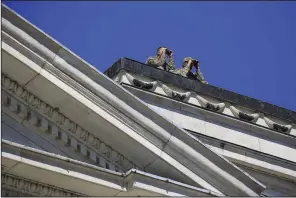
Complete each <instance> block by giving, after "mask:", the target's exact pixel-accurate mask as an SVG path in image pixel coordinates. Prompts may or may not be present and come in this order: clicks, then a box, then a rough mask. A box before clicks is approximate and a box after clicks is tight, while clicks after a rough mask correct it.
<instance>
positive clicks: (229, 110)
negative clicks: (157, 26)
mask: <svg viewBox="0 0 296 198" xmlns="http://www.w3.org/2000/svg"><path fill="white" fill-rule="evenodd" d="M121 72H122V74H120V75H121V77H120V78H118V76H116V77H115V78H116V79H118V83H119V84H120V83H122V82H123V80H122V77H123V76H124V75H125V76H126V77H127V76H128V75H130V76H132V74H131V73H128V72H126V71H121ZM156 82H157V83H158V84H159V85H160V88H161V89H162V90H163V92H164V93H165V94H163V93H159V92H156V91H154V93H158V94H161V95H166V96H169V97H171V98H172V99H174V98H173V97H172V93H173V92H174V93H177V94H180V95H184V93H181V92H176V91H174V90H173V89H172V88H169V87H168V86H167V85H166V84H165V83H163V82H161V81H156ZM124 83H126V82H124ZM129 83H130V85H133V83H131V82H130V81H129ZM135 87H136V86H135ZM185 94H186V96H185V98H186V99H184V100H183V101H184V102H187V103H189V104H193V105H196V106H200V107H202V108H204V109H207V110H211V111H213V112H219V113H222V114H224V115H227V116H231V117H235V118H238V119H240V120H241V121H243V122H248V123H253V124H256V125H259V126H263V127H266V126H268V128H269V129H271V130H273V131H277V132H279V131H280V130H276V129H275V128H274V127H273V124H270V123H271V122H270V121H266V120H270V119H269V118H267V119H265V118H266V116H265V115H264V114H262V113H246V112H244V111H241V110H239V109H238V108H237V107H235V106H234V105H232V104H230V103H227V102H220V103H216V104H215V103H212V102H210V101H209V100H207V99H205V98H204V97H202V96H201V95H199V94H197V93H195V92H193V93H191V92H190V91H189V92H186V93H185ZM193 94H194V95H196V96H195V97H193ZM190 96H191V97H190ZM191 98H196V100H197V101H198V103H194V102H193V100H191ZM207 105H210V106H212V107H214V108H219V110H217V111H215V110H212V109H211V108H207ZM227 105H229V107H228V106H227ZM240 113H242V114H245V115H247V116H252V117H254V119H253V120H251V121H248V120H246V119H242V118H241V116H240V115H239V114H240ZM261 118H262V119H261ZM260 119H261V120H262V121H261V120H260ZM263 120H265V122H264V121H263ZM265 123H267V125H265ZM274 123H275V122H274ZM268 124H269V125H268ZM275 124H277V123H275ZM278 125H280V124H278ZM282 126H285V127H288V130H287V132H285V133H287V134H289V133H290V132H291V130H292V129H293V131H292V132H291V133H290V134H291V135H293V136H296V128H295V127H293V126H294V125H292V124H290V125H282ZM295 126H296V125H295Z"/></svg>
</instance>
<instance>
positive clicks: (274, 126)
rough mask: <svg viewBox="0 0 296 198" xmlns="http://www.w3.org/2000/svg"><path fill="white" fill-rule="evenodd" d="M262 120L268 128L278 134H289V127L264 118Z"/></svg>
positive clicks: (290, 127)
mask: <svg viewBox="0 0 296 198" xmlns="http://www.w3.org/2000/svg"><path fill="white" fill-rule="evenodd" d="M264 120H265V122H266V124H267V126H268V127H269V128H271V129H273V130H276V131H279V132H284V133H289V132H290V130H291V129H292V126H291V125H282V124H278V123H276V122H274V121H272V120H271V119H269V118H267V117H264Z"/></svg>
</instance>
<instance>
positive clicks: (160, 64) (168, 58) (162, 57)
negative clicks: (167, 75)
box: [146, 47, 175, 71]
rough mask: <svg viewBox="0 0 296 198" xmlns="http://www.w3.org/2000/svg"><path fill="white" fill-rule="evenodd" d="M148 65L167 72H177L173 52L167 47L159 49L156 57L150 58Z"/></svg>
mask: <svg viewBox="0 0 296 198" xmlns="http://www.w3.org/2000/svg"><path fill="white" fill-rule="evenodd" d="M146 64H147V65H151V66H154V67H157V68H159V69H162V70H166V71H173V70H175V62H174V56H173V52H172V51H171V50H170V49H168V48H166V47H159V48H157V54H156V56H150V57H149V58H148V59H147V61H146Z"/></svg>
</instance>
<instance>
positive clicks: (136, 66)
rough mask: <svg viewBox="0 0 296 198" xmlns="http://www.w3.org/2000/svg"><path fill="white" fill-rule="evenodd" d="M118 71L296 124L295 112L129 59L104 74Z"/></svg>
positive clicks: (117, 62)
mask: <svg viewBox="0 0 296 198" xmlns="http://www.w3.org/2000/svg"><path fill="white" fill-rule="evenodd" d="M120 70H126V71H129V72H133V73H135V74H141V75H143V76H146V77H149V78H152V79H155V80H160V81H162V82H164V83H169V84H172V85H175V86H177V87H179V88H183V89H187V90H192V91H195V92H198V93H202V94H205V95H207V96H211V97H214V98H217V99H220V100H222V101H227V102H229V103H231V104H236V105H239V106H242V107H246V108H249V109H253V110H256V111H259V112H262V113H265V114H269V115H272V116H275V117H278V118H281V119H284V120H287V121H292V122H294V123H296V112H294V111H291V110H288V109H284V108H281V107H278V106H275V105H272V104H269V103H266V102H263V101H260V100H257V99H254V98H250V97H247V96H243V95H240V94H237V93H234V92H231V91H228V90H225V89H222V88H219V87H215V86H212V85H209V84H203V83H201V82H199V81H197V80H191V79H188V78H185V77H183V76H180V75H177V74H173V73H170V72H167V71H163V70H160V69H157V68H153V67H151V66H149V65H146V64H144V63H140V62H138V61H135V60H132V59H129V58H121V59H119V60H118V61H116V62H115V63H114V64H113V65H112V66H111V67H109V68H108V69H107V70H106V71H105V72H104V74H105V75H107V76H108V77H109V78H112V77H114V76H115V75H116V74H117V73H119V71H120Z"/></svg>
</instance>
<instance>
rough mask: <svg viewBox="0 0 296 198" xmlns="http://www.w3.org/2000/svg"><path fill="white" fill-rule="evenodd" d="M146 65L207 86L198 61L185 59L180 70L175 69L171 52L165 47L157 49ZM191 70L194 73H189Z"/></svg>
mask: <svg viewBox="0 0 296 198" xmlns="http://www.w3.org/2000/svg"><path fill="white" fill-rule="evenodd" d="M146 64H147V65H151V66H154V67H156V68H159V69H162V70H166V71H169V72H172V73H175V74H178V75H181V76H184V77H187V78H191V79H196V80H199V81H200V82H202V83H205V84H208V82H207V81H205V80H204V77H203V74H202V73H201V71H200V69H199V61H198V60H195V59H193V58H191V57H186V58H184V60H183V63H182V68H181V69H176V68H175V62H174V57H173V52H172V51H171V50H170V49H168V48H166V47H159V48H158V49H157V54H156V56H150V57H149V58H148V59H147V61H146ZM193 68H196V73H193V72H191V70H192V69H193Z"/></svg>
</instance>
